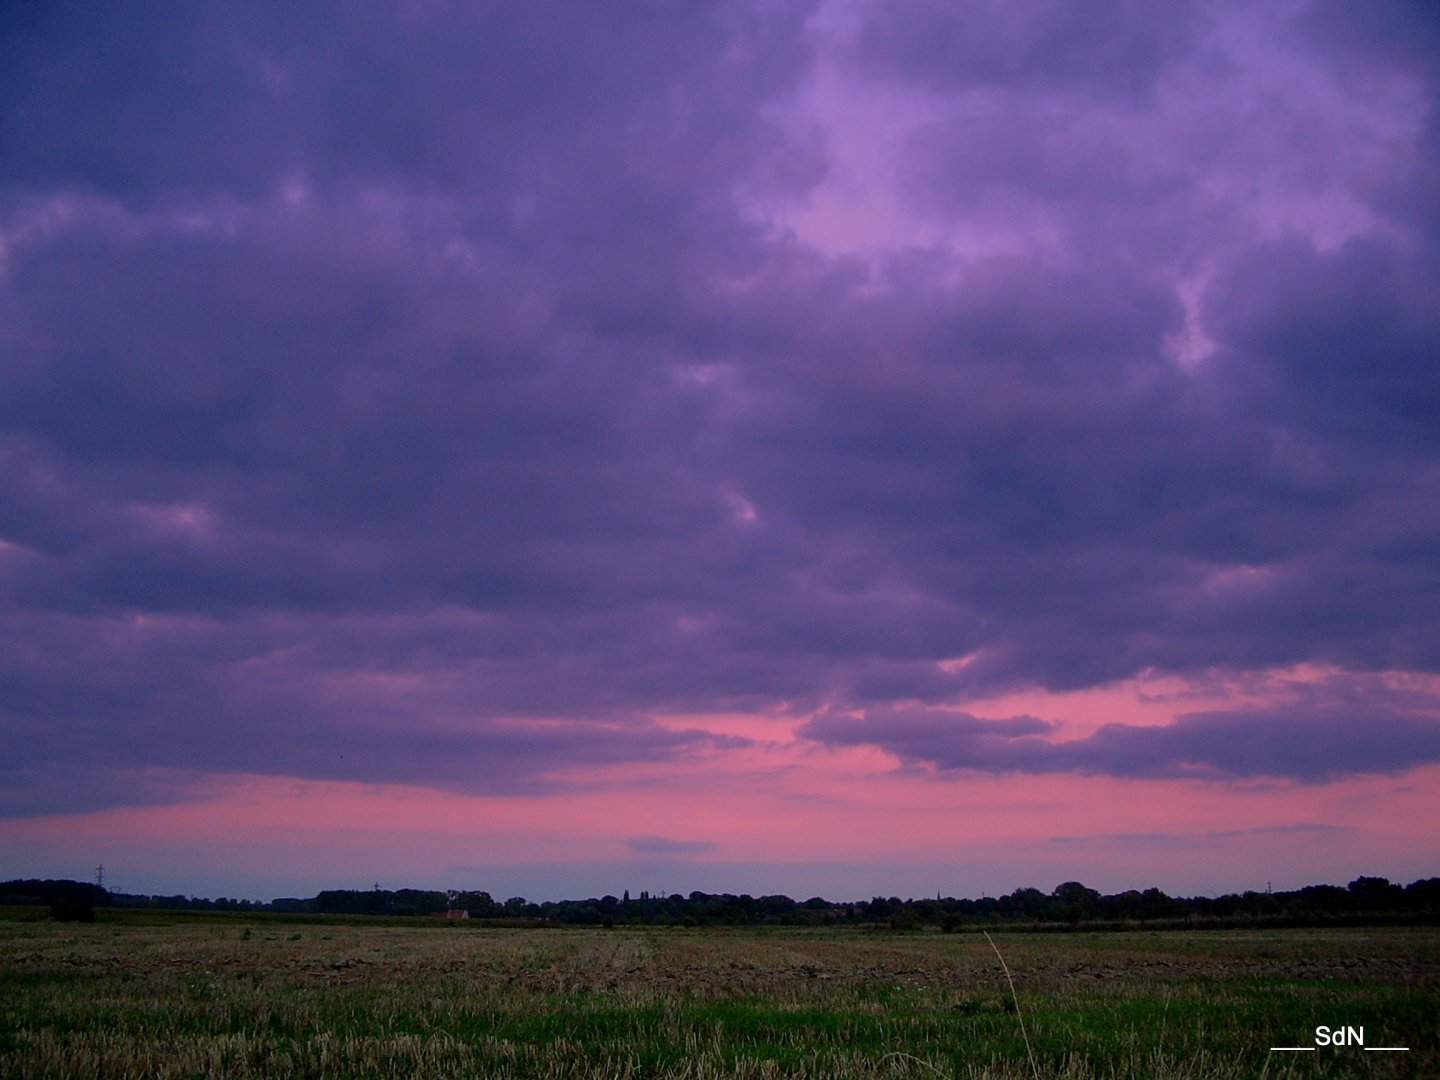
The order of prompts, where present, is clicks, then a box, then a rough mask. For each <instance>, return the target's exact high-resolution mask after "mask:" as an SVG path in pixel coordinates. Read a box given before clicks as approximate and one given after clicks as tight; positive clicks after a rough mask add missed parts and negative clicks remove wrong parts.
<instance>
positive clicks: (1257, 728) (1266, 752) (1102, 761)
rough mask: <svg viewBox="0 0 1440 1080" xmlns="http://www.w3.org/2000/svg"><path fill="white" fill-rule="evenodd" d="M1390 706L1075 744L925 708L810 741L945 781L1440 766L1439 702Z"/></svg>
mask: <svg viewBox="0 0 1440 1080" xmlns="http://www.w3.org/2000/svg"><path fill="white" fill-rule="evenodd" d="M1384 696H1385V695H1384V694H1382V693H1379V692H1375V691H1372V692H1371V693H1369V694H1368V695H1366V700H1364V701H1361V702H1350V701H1345V700H1343V699H1344V698H1345V697H1346V695H1344V694H1336V695H1334V697H1336V698H1337V699H1339V700H1326V699H1327V698H1329V697H1330V695H1325V696H1324V697H1322V698H1320V699H1315V698H1310V699H1308V700H1303V699H1302V700H1301V701H1297V702H1287V703H1285V704H1283V705H1277V706H1274V707H1248V708H1239V709H1233V710H1228V711H1210V712H1196V713H1186V714H1183V715H1180V716H1178V717H1177V718H1176V719H1175V720H1174V722H1173V723H1170V724H1165V725H1158V726H1141V725H1136V724H1119V723H1112V724H1106V725H1104V726H1103V727H1101V728H1099V729H1098V730H1097V731H1095V732H1093V733H1092V734H1090V735H1086V736H1083V737H1080V738H1075V739H1061V738H1056V737H1054V736H1056V735H1057V734H1058V732H1057V725H1055V724H1050V723H1047V722H1045V721H1043V720H1037V719H1036V718H1034V717H1030V716H1018V717H1013V718H1009V719H1000V720H990V719H981V718H979V717H975V716H972V715H970V714H969V713H963V712H952V711H945V710H934V709H923V708H918V707H917V708H908V709H898V710H885V709H872V710H867V711H866V712H865V713H863V714H860V715H851V714H843V713H830V714H824V715H821V716H817V717H815V718H813V719H811V720H809V721H807V722H806V723H805V724H804V725H802V726H801V729H800V732H801V734H802V735H805V736H807V737H808V738H811V739H815V740H817V741H819V742H823V743H827V744H830V745H836V746H854V745H874V746H878V747H880V748H881V749H883V750H886V751H889V752H890V753H892V754H895V755H896V756H897V757H899V758H900V759H901V760H902V761H905V762H910V763H922V764H927V765H932V766H934V767H936V768H938V769H941V770H961V769H965V770H974V771H977V772H986V773H1028V774H1047V773H1080V774H1086V775H1102V776H1116V777H1125V778H1152V779H1153V778H1160V779H1199V780H1229V779H1254V778H1264V777H1272V778H1284V779H1292V780H1299V781H1304V782H1307V783H1318V782H1323V781H1328V780H1334V779H1337V778H1340V777H1344V776H1355V775H1362V774H1366V773H1391V774H1393V773H1399V772H1403V771H1404V770H1406V769H1410V768H1414V767H1415V766H1417V765H1426V764H1433V763H1435V762H1440V716H1437V708H1436V706H1437V703H1436V702H1434V701H1430V702H1428V708H1425V709H1423V710H1420V711H1413V712H1412V711H1409V710H1406V709H1402V708H1396V707H1393V706H1392V707H1386V706H1384V705H1381V704H1379V703H1378V702H1379V701H1380V700H1381V699H1383V698H1384Z"/></svg>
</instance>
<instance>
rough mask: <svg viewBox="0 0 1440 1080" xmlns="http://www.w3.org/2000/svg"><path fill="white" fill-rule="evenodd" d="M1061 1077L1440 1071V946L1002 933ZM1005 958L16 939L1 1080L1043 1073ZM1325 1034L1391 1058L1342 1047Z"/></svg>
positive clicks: (310, 930) (164, 930)
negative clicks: (1350, 1036)
mask: <svg viewBox="0 0 1440 1080" xmlns="http://www.w3.org/2000/svg"><path fill="white" fill-rule="evenodd" d="M995 943H996V945H997V946H998V948H999V949H1000V950H1001V952H1002V954H1003V955H1004V957H1005V960H1006V963H1007V965H1008V966H1009V968H1010V970H1011V973H1012V975H1013V976H1014V979H1015V993H1016V999H1018V1002H1019V1008H1020V1010H1021V1011H1022V1013H1023V1017H1024V1020H1025V1023H1026V1026H1027V1028H1028V1035H1029V1039H1030V1042H1031V1044H1032V1045H1033V1049H1034V1055H1035V1064H1036V1070H1037V1071H1038V1072H1039V1074H1040V1075H1041V1076H1043V1077H1047V1078H1048V1077H1068V1078H1098V1077H1158V1078H1162V1080H1163V1078H1181V1077H1186V1078H1189V1077H1235V1078H1239V1077H1258V1076H1267V1077H1322V1076H1324V1077H1350V1076H1355V1077H1372V1076H1373V1077H1390V1076H1415V1077H1421V1076H1434V1075H1440V1056H1437V1044H1440V1039H1437V1017H1440V1008H1437V1005H1440V995H1437V986H1440V979H1437V975H1440V941H1437V936H1436V934H1435V932H1434V931H1432V930H1427V929H1422V928H1411V929H1381V930H1367V931H1360V930H1271V931H1246V932H1235V933H1213V932H1212V933H1207V934H1187V933H1174V934H1169V933H1161V934H1156V933H1144V934H1114V933H1107V934H1095V935H1087V934H1075V935H1063V936H1062V935H1051V934H1044V935H1028V934H1003V935H1000V936H998V937H997V938H996V940H995ZM1019 1019H1020V1017H1018V1016H1017V1015H1016V1006H1015V1000H1014V999H1012V997H1011V993H1010V989H1009V986H1008V984H1007V982H1006V980H1005V976H1004V973H1003V972H1002V971H1001V970H1000V967H999V964H998V963H997V960H996V956H995V954H994V953H993V952H992V951H991V949H990V947H989V945H988V944H986V942H985V941H984V939H983V938H979V937H976V936H970V935H940V934H906V935H898V934H897V935H884V934H853V933H851V934H847V933H845V932H843V931H794V932H775V931H766V932H764V933H751V932H747V931H733V930H731V931H724V932H707V931H703V930H700V931H671V930H622V929H616V930H611V931H603V930H519V929H511V930H497V929H481V930H475V929H470V928H467V929H465V930H463V931H458V932H451V931H450V930H449V928H447V927H434V926H417V925H415V924H414V923H411V924H408V925H401V926H393V925H375V924H363V925H362V924H343V925H342V924H309V925H307V926H304V927H296V926H295V925H289V924H278V923H275V922H273V921H268V920H263V919H253V918H252V919H250V920H240V921H234V920H224V921H214V920H199V921H197V920H180V921H174V922H172V923H171V924H169V925H163V924H145V923H138V924H137V923H131V922H128V921H127V922H122V923H96V924H93V925H84V926H77V925H74V924H57V923H47V922H0V1077H16V1078H19V1077H25V1078H27V1080H30V1078H37V1080H38V1078H45V1077H56V1078H59V1077H66V1078H68V1077H92V1076H93V1077H163V1078H172V1077H173V1078H186V1080H188V1078H190V1077H197V1076H198V1077H257V1078H258V1077H271V1076H279V1075H286V1076H299V1077H317V1078H318V1077H326V1078H340V1077H373V1078H390V1077H395V1078H400V1077H405V1078H411V1077H416V1078H430V1077H433V1078H440V1077H446V1078H450V1077H462V1076H477V1077H491V1076H493V1077H515V1078H521V1077H537V1078H568V1077H574V1078H586V1080H597V1078H606V1077H616V1078H620V1077H626V1078H644V1077H657V1078H658V1077H666V1078H681V1077H685V1078H692V1080H704V1078H710V1077H716V1078H718V1077H735V1078H741V1077H743V1078H750V1077H770V1078H781V1077H784V1078H819V1077H835V1078H851V1077H853V1078H856V1080H878V1078H911V1077H936V1076H942V1077H957V1078H958V1077H965V1078H973V1080H982V1078H997V1080H998V1078H1022V1077H1032V1076H1033V1075H1034V1072H1032V1067H1031V1063H1030V1060H1029V1057H1028V1055H1027V1050H1026V1045H1025V1041H1024V1039H1023V1037H1022V1035H1021V1031H1020V1026H1019V1022H1018V1021H1019ZM1317 1024H1326V1025H1328V1026H1332V1027H1333V1026H1339V1025H1344V1024H1349V1025H1353V1026H1357V1027H1358V1026H1361V1025H1363V1026H1364V1027H1365V1031H1366V1041H1367V1042H1368V1043H1370V1044H1371V1045H1382V1044H1383V1045H1396V1044H1398V1045H1408V1046H1410V1047H1411V1048H1412V1049H1411V1051H1410V1052H1409V1053H1408V1054H1383V1053H1373V1052H1366V1051H1364V1050H1362V1049H1359V1048H1324V1049H1320V1050H1317V1051H1314V1052H1308V1053H1290V1054H1277V1053H1272V1052H1270V1051H1269V1050H1268V1047H1270V1046H1272V1045H1308V1044H1311V1043H1313V1037H1314V1029H1315V1027H1316V1025H1317Z"/></svg>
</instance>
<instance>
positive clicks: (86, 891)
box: [0, 877, 1440, 931]
mask: <svg viewBox="0 0 1440 1080" xmlns="http://www.w3.org/2000/svg"><path fill="white" fill-rule="evenodd" d="M0 904H7V905H8V904H31V905H37V904H38V905H48V906H50V907H51V909H52V914H54V915H55V917H56V918H76V919H84V918H86V917H87V914H86V913H87V911H88V912H89V913H90V914H89V916H88V917H89V918H93V910H94V909H95V908H151V909H164V910H191V911H196V910H198V911H248V912H274V913H286V914H297V915H299V914H314V915H383V916H401V917H425V916H436V915H445V914H452V915H458V914H460V913H461V912H463V913H464V915H465V917H467V918H471V919H482V920H490V921H492V922H495V923H510V924H515V923H522V924H527V925H579V926H767V925H773V926H857V927H882V928H888V929H897V930H907V929H916V930H918V929H920V928H922V927H938V928H939V929H941V930H950V931H955V930H964V929H966V928H968V927H985V926H995V925H1025V926H1035V927H1056V928H1064V927H1074V926H1082V925H1084V926H1095V925H1121V926H1129V925H1136V924H1140V925H1174V924H1213V925H1223V924H1230V923H1243V922H1257V921H1263V922H1274V923H1279V924H1292V925H1314V924H1317V923H1326V922H1354V921H1395V922H1400V921H1408V922H1415V921H1436V920H1437V919H1440V878H1424V879H1421V880H1418V881H1413V882H1411V883H1410V884H1409V885H1405V886H1401V885H1398V884H1395V883H1393V882H1391V881H1389V880H1388V879H1386V878H1383V877H1358V878H1356V879H1355V880H1354V881H1352V882H1350V884H1349V885H1346V886H1343V887H1342V886H1339V885H1307V886H1305V887H1304V888H1301V889H1294V890H1290V891H1282V892H1270V891H1268V890H1267V891H1265V892H1253V891H1252V892H1243V893H1227V894H1225V895H1223V896H1217V897H1205V896H1192V897H1173V896H1168V895H1166V894H1165V893H1164V892H1162V891H1161V890H1160V889H1157V888H1150V889H1145V890H1144V891H1140V890H1135V889H1130V890H1127V891H1125V892H1120V893H1114V894H1110V895H1103V894H1101V893H1100V892H1099V891H1097V890H1095V889H1092V888H1089V887H1087V886H1085V885H1083V884H1081V883H1080V882H1078V881H1067V882H1065V883H1063V884H1061V885H1058V886H1056V887H1055V889H1053V890H1052V891H1051V892H1049V893H1045V892H1042V891H1040V890H1039V889H1035V888H1021V889H1016V890H1015V891H1014V892H1012V893H1010V894H1009V895H1007V896H997V897H981V898H980V899H960V898H956V897H938V896H937V897H936V898H934V899H928V898H927V899H919V900H916V899H909V900H901V899H900V898H899V897H896V896H890V897H884V896H876V897H873V898H871V899H870V900H859V901H850V902H839V903H837V902H834V901H830V900H826V899H824V898H822V897H818V896H816V897H811V898H810V899H808V900H793V899H791V898H790V897H788V896H778V895H776V896H758V897H757V896H751V895H749V894H745V893H742V894H739V895H736V894H734V893H704V892H691V893H688V894H681V893H669V894H667V893H651V892H648V891H643V892H640V893H638V894H637V895H636V896H634V897H632V896H631V895H630V893H629V891H628V890H627V891H626V892H625V893H624V894H623V895H622V896H619V897H616V896H610V895H606V896H602V897H591V898H589V899H585V900H552V901H543V902H538V903H537V902H532V901H529V900H526V899H525V898H524V897H519V896H516V897H511V898H510V899H507V900H504V901H498V900H495V899H494V898H493V897H491V895H490V894H489V893H488V892H483V891H475V890H469V891H461V890H434V889H381V888H379V887H376V888H374V889H326V890H323V891H322V892H319V893H317V894H316V895H315V896H313V897H310V898H308V899H302V898H299V897H280V898H277V899H274V900H270V901H268V902H265V901H258V900H239V899H231V898H228V897H220V898H218V899H202V898H198V897H193V896H180V895H175V896H143V895H137V894H130V893H112V892H109V891H107V890H105V889H103V888H101V887H100V886H99V885H93V884H88V883H85V882H77V881H65V880H38V879H25V880H18V879H17V880H13V881H6V882H0Z"/></svg>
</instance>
